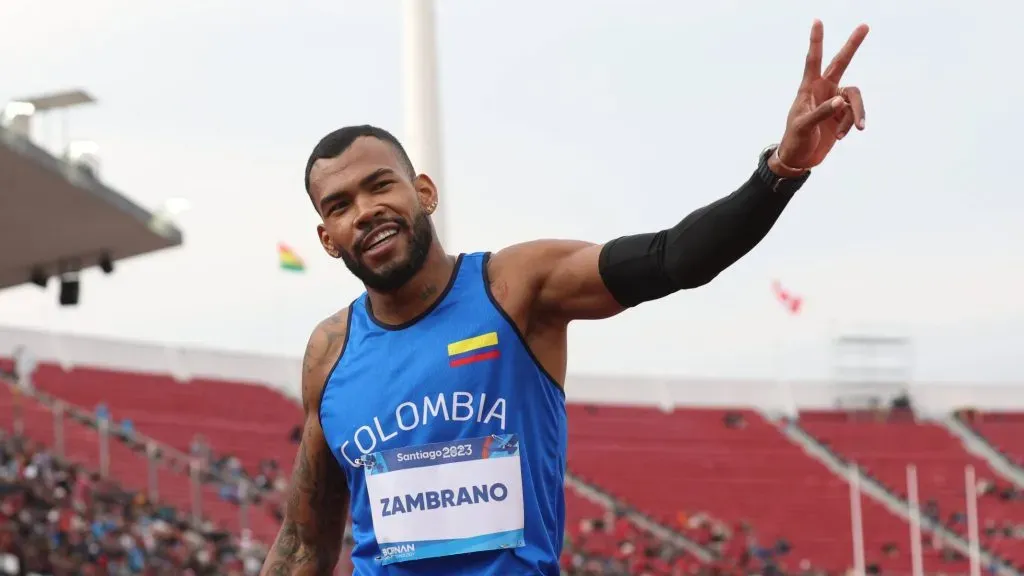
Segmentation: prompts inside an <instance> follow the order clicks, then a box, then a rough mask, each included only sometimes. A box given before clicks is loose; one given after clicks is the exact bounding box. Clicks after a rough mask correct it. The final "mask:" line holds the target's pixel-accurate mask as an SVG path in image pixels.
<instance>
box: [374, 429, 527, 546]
mask: <svg viewBox="0 0 1024 576" xmlns="http://www.w3.org/2000/svg"><path fill="white" fill-rule="evenodd" d="M362 464H363V466H364V468H365V470H366V491H367V493H368V495H369V497H370V507H371V508H372V510H373V531H374V533H376V535H377V544H379V545H380V549H381V557H380V561H381V564H393V563H395V562H405V561H408V560H418V559H422V558H436V557H438V556H450V555H453V554H465V553H467V552H480V551H483V550H495V549H499V548H517V547H519V546H523V545H524V544H525V542H524V540H523V473H522V468H520V463H519V442H518V438H517V437H516V436H515V435H514V434H502V435H497V434H495V435H492V436H487V437H484V438H470V439H466V440H457V441H454V442H438V443H434V444H424V445H422V446H409V447H406V448H396V449H394V450H384V451H380V452H374V453H372V454H366V455H364V456H363V458H362Z"/></svg>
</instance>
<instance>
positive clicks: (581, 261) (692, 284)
mask: <svg viewBox="0 0 1024 576" xmlns="http://www.w3.org/2000/svg"><path fill="white" fill-rule="evenodd" d="M791 197H792V195H791V194H787V193H784V192H779V191H775V190H772V189H771V188H769V187H768V186H767V185H766V184H765V183H764V182H762V181H761V180H760V179H759V178H758V177H757V176H756V175H755V176H753V177H751V178H750V180H748V181H747V182H745V183H744V184H743V185H742V186H741V187H740V188H739V189H737V190H736V191H735V192H733V193H732V194H730V195H728V196H726V197H724V198H721V199H719V200H717V201H716V202H713V203H711V204H709V205H707V206H704V207H703V208H700V209H698V210H695V211H694V212H692V213H691V214H689V215H688V216H687V217H686V218H683V220H682V221H680V222H679V223H678V224H676V225H675V226H673V227H671V228H667V229H665V230H661V231H659V232H652V233H647V234H638V235H634V236H625V237H622V238H618V239H616V240H613V241H611V242H609V243H607V244H604V245H596V244H590V243H587V242H578V241H566V240H539V241H535V242H529V243H525V244H519V245H517V246H512V247H510V248H507V249H505V250H503V251H501V252H499V253H498V254H496V255H495V263H494V264H495V267H496V268H498V269H499V270H506V271H507V273H508V274H518V275H520V278H523V280H521V282H526V283H528V285H527V286H524V289H525V291H526V292H528V293H530V294H532V296H533V301H532V303H531V306H530V308H531V310H532V313H533V314H534V315H539V316H540V317H541V318H543V319H544V322H545V323H549V322H551V321H552V320H553V319H554V320H557V321H559V322H561V321H565V322H567V321H570V320H575V319H598V318H607V317H609V316H613V315H615V314H618V313H619V312H621V311H622V310H624V309H626V308H629V307H632V306H635V305H637V304H639V303H641V302H645V301H649V300H656V299H658V298H662V297H664V296H667V295H668V294H671V293H673V292H676V291H678V290H685V289H688V288H696V287H698V286H702V285H704V284H707V283H708V282H710V281H711V280H712V279H714V278H715V277H716V276H717V275H718V274H720V273H721V272H722V271H723V270H725V269H726V268H728V267H729V266H731V265H732V264H733V263H735V262H736V261H737V260H739V259H740V258H741V257H742V256H743V255H745V254H746V253H748V252H750V250H752V249H753V248H754V246H756V245H757V244H758V243H759V242H760V241H761V240H762V239H763V238H764V237H765V235H767V234H768V231H769V230H770V229H771V228H772V226H773V225H774V224H775V222H776V220H778V218H779V216H780V215H781V214H782V211H783V209H784V208H785V207H786V205H787V204H788V203H789V200H790V198H791Z"/></svg>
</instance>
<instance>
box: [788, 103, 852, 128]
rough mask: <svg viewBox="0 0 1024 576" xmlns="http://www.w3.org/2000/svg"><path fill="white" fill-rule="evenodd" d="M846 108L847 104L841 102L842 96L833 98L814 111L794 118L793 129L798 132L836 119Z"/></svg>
mask: <svg viewBox="0 0 1024 576" xmlns="http://www.w3.org/2000/svg"><path fill="white" fill-rule="evenodd" d="M847 107H849V104H847V103H846V100H843V97H842V96H833V97H832V98H830V99H829V100H827V101H826V102H825V103H824V104H821V105H819V106H818V107H817V108H815V109H814V110H811V111H810V112H808V113H807V114H804V115H803V116H800V117H798V118H796V119H795V120H794V121H793V127H794V128H796V129H797V130H799V131H804V130H807V129H809V128H813V127H814V126H816V125H818V124H821V123H822V122H824V121H825V120H828V119H829V118H832V117H833V116H835V117H837V118H840V117H842V114H843V113H844V110H845V108H847Z"/></svg>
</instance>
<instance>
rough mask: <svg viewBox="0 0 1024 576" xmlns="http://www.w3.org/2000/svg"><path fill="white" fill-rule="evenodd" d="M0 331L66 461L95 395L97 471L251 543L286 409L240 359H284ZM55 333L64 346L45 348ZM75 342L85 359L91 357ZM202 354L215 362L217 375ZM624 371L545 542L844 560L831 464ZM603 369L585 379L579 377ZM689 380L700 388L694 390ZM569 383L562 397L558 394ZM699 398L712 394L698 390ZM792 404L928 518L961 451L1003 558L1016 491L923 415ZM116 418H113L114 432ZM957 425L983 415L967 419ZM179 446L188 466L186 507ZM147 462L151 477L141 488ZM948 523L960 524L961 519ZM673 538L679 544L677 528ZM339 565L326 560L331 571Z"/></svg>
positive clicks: (609, 560) (581, 431) (946, 547)
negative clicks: (29, 368)
mask: <svg viewBox="0 0 1024 576" xmlns="http://www.w3.org/2000/svg"><path fill="white" fill-rule="evenodd" d="M5 334H6V336H7V338H6V340H5ZM15 341H17V342H25V341H27V342H30V343H32V344H33V345H36V346H38V349H39V350H40V351H41V353H40V359H41V361H40V363H39V365H38V367H37V369H36V372H35V375H34V382H35V386H36V391H35V392H34V395H35V396H36V397H37V398H29V397H28V395H26V397H25V398H23V399H22V401H23V417H24V418H23V421H24V426H25V433H26V435H28V436H29V437H30V438H32V439H33V440H36V441H39V442H41V443H42V444H44V445H46V446H48V447H50V449H51V450H53V451H54V452H62V453H63V454H64V455H66V456H67V458H68V459H69V460H70V461H73V462H76V463H78V464H80V465H84V466H87V467H90V468H92V469H99V467H100V461H99V453H100V450H99V443H100V441H99V435H100V431H99V429H98V428H99V422H100V420H101V418H99V417H98V415H97V413H99V414H101V415H105V416H106V417H107V418H109V419H110V420H109V423H110V426H109V428H110V430H111V431H112V432H114V433H115V434H113V436H112V437H113V438H114V439H115V440H116V441H114V442H110V443H109V446H110V447H109V477H110V478H112V479H113V478H116V479H117V481H118V482H119V483H120V485H121V486H123V488H124V489H125V490H129V491H137V492H138V493H139V494H143V495H145V496H147V497H152V499H153V500H156V501H160V502H163V503H166V504H167V505H169V506H171V507H173V508H174V509H175V510H177V511H178V513H179V515H180V517H182V518H187V519H188V521H190V522H191V521H192V520H193V518H192V512H194V511H195V512H199V513H200V514H201V516H202V518H203V519H204V520H205V521H208V526H210V527H216V528H217V529H220V530H224V531H225V532H227V533H229V534H231V535H232V538H233V539H234V541H242V540H243V535H249V534H251V541H252V544H250V546H251V547H252V549H253V550H257V551H258V550H262V549H263V546H265V545H266V544H267V543H269V542H270V540H271V539H272V538H273V537H274V534H275V533H276V529H277V523H278V522H279V520H280V513H281V509H280V504H281V497H280V495H281V491H282V490H283V489H284V488H285V485H284V482H285V478H286V477H287V472H288V470H289V469H290V463H291V460H292V458H293V456H294V453H295V444H294V443H293V441H292V440H293V438H292V437H291V435H292V433H293V429H294V428H295V426H296V424H298V422H299V420H300V417H301V414H300V411H299V408H298V405H297V402H296V400H295V396H294V393H293V392H292V391H291V390H290V389H289V388H288V387H287V385H282V384H279V383H278V384H275V383H273V382H265V381H260V380H259V379H258V378H256V377H254V376H253V375H252V372H251V371H252V370H253V368H252V365H258V369H260V370H262V371H266V372H267V373H273V374H279V373H282V372H286V371H287V370H288V369H291V368H293V367H294V366H293V365H292V363H285V364H273V365H272V366H273V367H272V368H270V366H271V364H269V363H268V362H269V360H267V359H262V360H261V359H255V360H252V361H247V359H246V358H244V357H240V356H238V355H232V354H229V355H224V356H223V358H222V359H221V360H218V359H217V358H216V354H217V353H216V352H214V351H188V350H175V351H174V353H173V354H169V353H168V352H167V351H166V350H159V351H157V350H155V349H154V348H155V347H147V346H148V345H139V344H132V343H127V342H122V343H116V342H112V341H99V340H94V339H85V338H81V337H66V339H62V342H61V343H60V346H59V347H58V346H56V345H55V344H54V343H53V342H52V338H49V339H39V338H35V339H34V335H33V334H31V333H28V332H25V331H22V332H17V333H13V332H12V331H10V330H7V332H6V333H5V331H4V329H0V346H3V345H4V344H5V342H6V343H8V344H10V343H13V342H15ZM47 346H51V348H49V349H48V348H47ZM0 350H2V348H0ZM58 351H59V352H60V353H62V354H64V355H65V356H64V358H65V361H64V362H56V361H55V358H54V356H55V355H56V354H55V353H56V352H58ZM88 358H98V359H100V361H99V362H97V363H96V364H91V363H90V362H88V361H87V359H88ZM117 358H123V359H127V361H125V362H124V367H118V366H117V365H116V364H115V359H117ZM168 358H171V359H173V362H168ZM68 359H70V361H69V360H68ZM140 359H141V361H139V360H140ZM261 361H262V362H264V363H263V364H262V365H259V363H260V362H261ZM62 364H63V366H62ZM5 366H6V367H8V368H9V367H10V362H6V363H5V362H3V361H0V369H3V368H4V367H5ZM129 366H131V367H129ZM197 366H198V367H200V368H199V369H196V368H195V367H197ZM240 369H241V370H246V372H243V371H241V370H240ZM218 371H220V372H221V373H222V374H223V377H217V373H218ZM189 375H191V377H189ZM267 384H269V386H268V385H267ZM631 385H632V386H634V387H633V389H632V390H633V392H634V396H635V398H642V399H646V400H647V401H648V402H649V404H648V405H647V406H637V405H635V401H634V402H632V404H634V405H633V406H628V405H627V404H630V403H629V402H622V401H621V400H619V399H618V398H615V397H614V394H618V393H619V392H617V391H618V390H622V389H623V387H622V385H621V383H620V384H618V385H617V386H615V387H614V388H613V387H611V386H607V387H604V390H608V391H612V392H610V393H609V394H607V396H606V397H603V398H600V399H597V401H594V399H589V398H585V399H584V400H588V401H585V402H581V401H573V402H571V403H570V404H569V408H568V412H569V421H570V443H569V445H570V454H569V471H570V472H571V473H572V474H573V476H574V478H578V479H580V480H582V485H583V486H585V487H587V488H588V490H591V489H592V490H594V491H598V492H600V494H602V495H604V496H608V497H610V500H611V502H613V504H611V505H609V504H608V503H607V502H605V501H604V500H603V499H602V500H599V501H598V500H595V499H594V498H592V497H590V496H588V495H586V494H584V493H582V492H577V491H576V489H575V488H574V487H571V488H569V489H567V491H566V502H567V523H566V535H565V538H566V546H565V553H564V555H563V559H562V564H563V568H564V569H565V572H566V573H567V574H590V575H607V574H650V575H657V576H661V575H676V574H741V573H742V574H746V573H786V574H796V573H800V574H811V573H827V574H842V573H845V572H846V571H847V570H848V569H849V568H850V566H851V563H852V553H851V550H852V546H851V536H852V534H851V532H852V531H851V517H850V505H849V493H850V490H849V486H848V484H847V481H846V479H845V478H843V477H841V476H839V475H837V474H836V473H835V472H834V471H833V470H830V469H829V468H828V467H827V466H825V465H824V464H822V462H821V461H819V460H818V459H816V458H814V457H812V456H811V455H809V454H808V453H807V452H806V451H805V450H804V449H802V448H801V447H800V446H798V445H797V444H795V443H794V442H793V441H792V440H791V439H790V438H787V437H786V435H785V434H783V432H782V431H781V424H780V422H781V421H779V420H778V419H777V418H776V415H775V414H774V413H773V412H772V411H771V410H769V411H766V412H762V411H759V410H755V409H735V408H734V409H726V408H713V407H708V408H700V407H694V406H689V407H685V408H684V407H679V406H677V407H675V409H674V410H670V411H667V410H664V409H662V408H660V407H657V406H656V404H658V403H659V402H662V401H663V399H664V398H665V397H666V396H671V394H666V393H665V391H664V390H663V389H661V388H660V385H659V386H652V385H651V384H650V383H649V382H645V381H643V380H638V381H636V382H631ZM577 386H580V387H581V388H582V387H584V386H585V385H578V384H577ZM603 386H604V383H603V382H600V381H599V382H596V383H593V385H592V387H591V388H590V390H598V391H600V390H602V387H603ZM645 386H647V388H645ZM690 389H691V390H697V389H698V387H693V386H691V388H690ZM701 389H702V388H701ZM570 390H572V389H570ZM716 393H717V392H716ZM3 394H4V396H2V397H0V409H2V410H4V411H5V413H9V412H6V411H8V410H9V409H10V407H12V406H13V400H12V398H13V397H11V396H10V394H9V393H8V392H7V391H6V390H4V391H3ZM946 394H947V397H948V392H947V393H946ZM693 397H694V398H697V399H698V400H700V398H699V395H698V394H694V395H693ZM732 397H733V398H739V397H743V394H742V393H733V395H732ZM635 398H634V400H635ZM58 399H59V401H60V402H61V403H62V405H64V406H66V407H65V408H64V411H65V412H64V413H65V416H66V417H65V419H64V421H65V426H64V433H63V435H62V436H63V442H62V444H63V445H62V446H57V445H58V444H61V442H58V438H56V437H55V427H54V416H53V412H52V411H53V409H54V407H55V406H56V405H57V404H56V403H57V401H58ZM570 400H580V399H578V398H576V399H574V398H572V395H570ZM705 402H706V403H708V404H720V403H719V402H717V401H716V399H714V398H712V399H710V401H707V400H706V399H705ZM698 404H700V402H698ZM935 404H938V402H935ZM947 411H951V410H947ZM853 415H854V416H856V414H855V413H854V414H853ZM800 416H801V418H800V425H801V426H802V427H803V428H804V429H806V431H808V432H809V433H811V434H812V435H814V437H816V438H818V440H820V441H821V442H822V443H825V444H828V445H829V447H830V448H831V449H832V450H833V451H834V452H835V453H837V454H839V455H841V456H842V457H843V458H845V459H846V460H848V461H850V460H856V461H857V462H858V463H859V464H860V465H861V467H862V468H863V469H864V470H865V472H866V473H867V474H868V476H867V477H866V478H867V480H866V481H874V480H877V481H879V482H881V483H882V484H883V485H884V486H885V487H886V488H887V489H888V490H889V491H890V492H892V493H893V494H894V495H896V496H897V497H900V498H903V497H905V494H904V492H905V484H903V482H902V478H903V474H904V470H905V465H906V463H908V462H913V463H915V464H916V465H917V466H918V468H919V470H920V471H921V500H922V503H927V501H928V500H931V499H935V500H936V501H937V503H938V505H939V510H940V511H941V516H942V519H943V520H948V519H950V517H951V516H953V515H955V514H957V513H962V512H963V502H964V499H963V487H962V482H961V484H960V486H959V487H958V486H957V480H958V479H961V478H962V476H963V465H964V464H965V463H972V464H973V465H974V466H975V468H976V469H977V470H978V477H979V480H981V481H988V482H990V483H991V484H992V485H993V487H994V489H993V492H992V494H993V495H992V496H989V497H985V496H983V497H982V500H981V502H980V511H981V517H982V527H983V530H984V537H983V539H982V544H983V552H984V553H985V554H988V553H996V554H1000V555H1003V556H1005V557H1009V558H1011V559H1013V560H1014V561H1016V560H1017V551H1018V550H1019V546H1020V543H1021V538H1024V533H1022V532H1020V529H1021V528H1024V526H1019V525H1018V524H1013V522H1015V521H1016V522H1018V523H1019V522H1020V520H1019V519H1020V518H1022V517H1024V516H1020V515H1018V516H1014V514H1017V512H1016V510H1019V508H1017V507H1018V506H1019V505H1020V503H1021V502H1019V501H1016V500H1012V498H1011V499H1010V500H1011V501H1009V502H1003V501H1002V500H1001V498H1002V496H1001V494H1003V493H1004V492H1005V490H1004V489H1009V488H1012V486H1010V485H1009V484H1008V482H1007V480H1006V479H1004V478H1002V477H1000V476H998V475H997V474H996V472H995V471H994V470H992V469H991V468H990V467H989V466H988V465H987V464H986V462H985V461H983V460H978V459H976V458H974V457H973V456H971V455H969V454H967V453H966V452H965V451H964V449H963V447H962V446H961V445H960V444H959V440H957V439H956V438H954V437H952V436H950V434H949V433H948V432H946V431H945V430H944V429H943V428H941V427H940V426H939V425H938V424H933V423H930V422H927V421H917V420H914V419H912V418H911V419H906V418H900V417H898V415H891V414H888V413H883V414H882V415H875V416H874V417H875V420H872V421H870V422H865V421H863V420H862V419H858V418H854V417H853V416H851V413H849V412H840V411H835V410H825V411H822V410H814V409H808V410H805V411H803V412H802V413H801V415H800ZM125 421H129V422H130V425H129V428H128V429H129V430H130V433H120V434H118V432H120V431H122V430H123V429H124V426H125ZM983 422H985V423H992V425H993V426H995V425H997V424H999V425H1005V426H1009V427H1012V426H1014V423H1015V422H1019V420H1015V419H1013V418H1009V417H1005V418H1004V417H996V416H991V417H986V418H985V419H984V420H983ZM975 428H976V429H978V430H983V426H981V425H979V424H976V425H975ZM865 438H866V439H865ZM893 438H899V439H900V441H899V442H893V441H892V439H893ZM851 439H852V440H851ZM147 444H152V445H153V446H157V447H159V457H158V458H154V457H153V454H148V453H147V449H146V445H147ZM1004 450H1005V449H1004ZM151 461H156V462H157V464H158V465H155V466H154V465H152V464H151ZM192 461H195V462H197V463H198V469H199V470H200V471H201V473H200V474H199V476H200V478H201V480H202V486H201V498H200V499H199V503H198V504H199V506H198V507H197V506H195V505H196V501H195V499H194V498H193V494H194V492H193V491H194V490H195V486H194V485H193V483H192V479H191V478H190V468H189V463H190V462H192ZM935 466H938V467H939V468H935ZM153 470H155V471H156V472H155V473H156V475H157V482H156V487H157V490H156V491H155V492H151V491H150V490H151V488H152V487H153V486H152V483H151V474H153ZM933 470H937V472H933ZM940 473H941V474H940ZM241 479H247V480H248V482H246V486H247V490H249V491H250V493H249V498H247V499H246V506H241V505H240V497H239V496H240V492H239V491H238V490H237V485H238V483H239V480H241ZM943 490H946V491H945V492H943ZM1001 490H1003V491H1001ZM1006 493H1007V494H1011V493H1010V492H1006ZM1012 494H1018V493H1012ZM243 509H244V512H243ZM862 509H863V523H864V538H865V540H864V543H865V555H866V560H867V566H868V568H869V571H872V572H875V573H884V574H910V573H911V563H910V558H909V554H910V546H909V542H908V525H907V522H906V520H905V519H904V517H903V516H902V515H900V514H897V513H895V512H894V511H893V510H892V509H891V507H889V506H887V505H885V504H884V503H882V502H880V501H879V500H877V499H876V498H873V497H871V496H870V495H868V494H865V495H864V496H863V498H862ZM926 512H927V510H926ZM636 514H640V515H641V516H642V517H644V518H646V519H648V520H650V521H654V522H656V523H658V524H659V525H660V526H661V527H662V528H664V529H667V531H668V532H670V533H671V534H672V535H673V536H672V538H666V537H664V532H663V531H662V532H658V533H656V534H655V533H649V532H647V531H646V530H644V529H641V528H638V526H637V525H636V524H635V523H634V522H633V521H631V520H627V517H628V518H633V517H634V515H636ZM949 527H950V528H951V529H953V530H954V531H955V532H958V533H961V534H963V533H964V530H963V528H962V523H960V524H957V523H952V524H950V525H949ZM246 538H248V536H246ZM954 538H955V537H954ZM678 539H683V540H684V541H685V542H688V543H689V545H688V547H683V546H679V545H678ZM923 549H924V563H925V568H926V570H927V572H928V573H930V574H940V573H941V574H967V573H968V572H969V569H968V564H967V560H966V558H965V555H964V551H965V548H964V547H963V546H962V545H957V544H956V543H955V542H953V541H952V539H947V538H944V537H942V536H941V534H940V535H936V534H932V533H930V532H929V531H928V530H927V529H926V530H925V534H924V542H923ZM694 551H696V552H697V553H694ZM251 555H252V556H253V557H255V556H257V555H258V553H257V552H253V553H252V554H251ZM349 569H350V568H349V567H348V566H347V565H343V566H342V567H340V568H339V571H338V572H337V573H338V574H346V573H348V572H347V570H349ZM815 570H819V571H820V572H815ZM773 571H774V572H773ZM1008 573H1012V572H1008Z"/></svg>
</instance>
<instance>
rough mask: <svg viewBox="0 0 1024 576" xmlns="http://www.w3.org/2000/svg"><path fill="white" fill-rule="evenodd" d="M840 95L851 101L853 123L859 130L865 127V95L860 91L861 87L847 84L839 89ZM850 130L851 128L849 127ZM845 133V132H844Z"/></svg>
mask: <svg viewBox="0 0 1024 576" xmlns="http://www.w3.org/2000/svg"><path fill="white" fill-rule="evenodd" d="M839 95H840V96H842V97H843V99H844V100H846V101H847V102H849V103H850V112H851V113H852V114H853V123H854V125H855V126H856V127H857V129H858V130H863V129H864V125H865V124H864V120H865V117H866V116H865V112H864V96H862V95H861V93H860V88H857V87H856V86H847V87H845V88H841V89H840V90H839ZM847 130H849V128H847ZM844 134H845V132H844Z"/></svg>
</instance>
